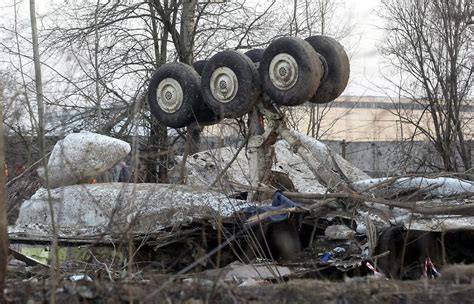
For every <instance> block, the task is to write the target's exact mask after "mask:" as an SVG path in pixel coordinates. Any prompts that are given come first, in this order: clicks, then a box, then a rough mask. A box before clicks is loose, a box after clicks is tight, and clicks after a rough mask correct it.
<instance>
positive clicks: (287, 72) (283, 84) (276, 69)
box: [268, 53, 298, 90]
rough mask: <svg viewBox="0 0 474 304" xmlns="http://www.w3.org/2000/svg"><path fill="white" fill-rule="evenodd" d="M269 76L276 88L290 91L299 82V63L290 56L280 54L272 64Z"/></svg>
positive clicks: (274, 58)
mask: <svg viewBox="0 0 474 304" xmlns="http://www.w3.org/2000/svg"><path fill="white" fill-rule="evenodd" d="M268 74H269V76H270V80H271V81H272V83H273V85H274V86H276V87H277V88H278V89H280V90H289V89H291V88H292V87H293V86H294V85H295V83H296V82H297V81H298V63H297V62H296V60H295V58H293V56H291V55H289V54H286V53H281V54H278V55H276V56H275V57H273V59H272V61H271V62H270V67H269V71H268Z"/></svg>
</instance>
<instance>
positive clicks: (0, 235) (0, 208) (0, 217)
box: [0, 82, 8, 300]
mask: <svg viewBox="0 0 474 304" xmlns="http://www.w3.org/2000/svg"><path fill="white" fill-rule="evenodd" d="M2 96H3V85H2V83H1V82H0V98H1V99H0V102H1V103H0V122H2V121H3V98H2ZM0 170H1V171H0V299H2V300H4V299H3V287H4V283H5V276H6V272H7V262H8V231H7V227H8V222H7V195H6V189H5V182H6V165H5V142H4V139H3V123H0Z"/></svg>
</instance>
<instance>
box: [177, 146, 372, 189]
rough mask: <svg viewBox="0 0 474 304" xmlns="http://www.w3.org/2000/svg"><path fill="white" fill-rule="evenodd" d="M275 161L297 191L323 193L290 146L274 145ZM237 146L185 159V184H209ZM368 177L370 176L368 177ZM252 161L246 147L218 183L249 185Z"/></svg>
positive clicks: (195, 185) (319, 185)
mask: <svg viewBox="0 0 474 304" xmlns="http://www.w3.org/2000/svg"><path fill="white" fill-rule="evenodd" d="M274 148H275V161H274V164H273V166H272V170H274V171H279V172H284V173H287V174H288V176H289V178H290V179H291V180H292V182H293V184H294V186H295V187H296V189H297V190H298V191H305V192H312V193H324V192H325V191H326V188H325V187H323V186H322V185H321V184H320V183H319V182H318V181H317V179H316V177H314V175H313V174H312V172H311V170H310V168H309V167H308V165H307V164H306V163H305V162H304V161H303V159H301V157H300V156H298V155H297V154H295V153H294V152H293V151H292V149H291V147H290V145H289V144H288V143H286V142H285V141H283V140H279V141H277V142H276V143H275V145H274ZM235 153H237V148H234V147H223V148H218V149H211V150H207V151H203V152H199V153H196V154H194V155H192V156H191V157H188V159H187V160H186V164H187V170H188V172H187V180H186V183H187V184H188V185H190V186H194V187H208V186H209V185H211V184H212V183H213V182H214V181H215V180H216V178H217V177H218V176H219V174H220V172H221V171H222V169H223V168H224V167H225V166H226V165H227V164H228V162H229V161H230V160H231V159H233V158H234V155H235ZM366 178H368V176H366ZM250 180H251V179H250V174H249V160H248V155H247V154H246V151H245V149H242V150H241V151H240V152H239V153H238V154H237V156H236V158H235V160H234V161H233V163H232V164H231V166H230V167H229V168H228V169H227V171H226V173H225V174H224V176H223V177H222V178H221V181H220V183H217V185H218V186H224V187H226V186H228V184H230V183H229V182H234V183H238V184H242V185H248V186H251V184H250Z"/></svg>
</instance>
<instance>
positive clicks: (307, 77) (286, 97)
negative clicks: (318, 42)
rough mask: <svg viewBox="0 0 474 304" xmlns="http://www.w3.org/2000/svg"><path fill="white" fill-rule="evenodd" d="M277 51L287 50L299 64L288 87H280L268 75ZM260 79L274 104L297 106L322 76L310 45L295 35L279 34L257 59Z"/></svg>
mask: <svg viewBox="0 0 474 304" xmlns="http://www.w3.org/2000/svg"><path fill="white" fill-rule="evenodd" d="M279 54H288V55H290V56H292V57H293V58H294V60H295V61H296V63H297V65H298V78H297V80H296V83H295V84H294V85H293V86H292V87H291V88H289V89H285V90H283V89H280V88H278V87H277V86H275V84H274V83H273V82H272V80H271V79H270V71H269V70H270V64H271V62H272V60H273V58H274V57H275V56H277V55H279ZM259 72H260V79H261V81H262V86H263V88H264V90H265V92H266V93H267V95H268V96H269V97H270V98H271V99H272V100H273V101H274V102H275V103H277V104H280V105H285V106H296V105H300V104H302V103H304V102H306V101H307V100H308V99H309V98H310V97H311V96H313V95H314V94H315V93H316V89H317V88H318V85H319V81H320V79H321V73H322V66H321V61H320V60H318V54H317V53H316V52H315V51H314V49H313V48H312V47H311V45H310V44H309V43H308V42H306V41H304V40H302V39H299V38H296V37H282V38H279V39H277V40H275V41H273V42H272V43H271V44H270V45H269V46H268V47H267V49H266V50H265V52H264V53H263V56H262V60H261V61H260V67H259Z"/></svg>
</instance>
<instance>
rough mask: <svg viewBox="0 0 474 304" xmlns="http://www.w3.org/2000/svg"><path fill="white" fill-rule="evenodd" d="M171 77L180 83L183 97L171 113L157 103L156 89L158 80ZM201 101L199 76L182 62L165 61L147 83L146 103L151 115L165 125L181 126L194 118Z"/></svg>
mask: <svg viewBox="0 0 474 304" xmlns="http://www.w3.org/2000/svg"><path fill="white" fill-rule="evenodd" d="M167 78H171V79H174V80H176V81H177V82H178V84H179V85H180V87H181V89H182V92H183V98H182V104H181V106H180V107H179V108H178V109H177V110H176V111H175V112H173V113H168V112H166V111H164V110H163V109H162V108H161V107H160V105H159V104H158V97H157V90H158V86H159V84H160V82H162V81H163V80H165V79H167ZM200 103H202V96H201V86H200V77H199V75H198V73H197V72H196V71H195V70H194V69H193V68H192V67H191V66H189V65H187V64H184V63H166V64H164V65H162V66H161V67H160V68H158V70H157V71H156V72H155V73H154V74H153V76H152V77H151V79H150V84H149V85H148V104H149V105H150V110H151V113H152V114H153V116H155V117H156V119H157V120H158V121H159V122H160V123H162V124H163V125H165V126H168V127H172V128H182V127H185V126H186V125H189V124H190V123H191V122H193V121H194V120H195V119H196V118H195V117H196V115H195V113H197V111H199V108H200Z"/></svg>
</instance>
